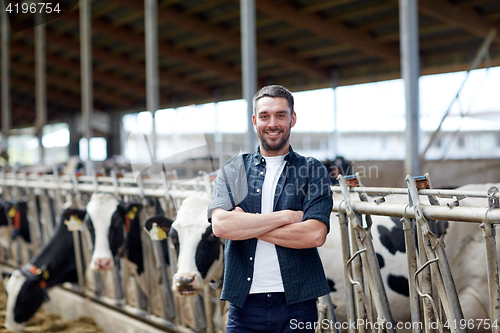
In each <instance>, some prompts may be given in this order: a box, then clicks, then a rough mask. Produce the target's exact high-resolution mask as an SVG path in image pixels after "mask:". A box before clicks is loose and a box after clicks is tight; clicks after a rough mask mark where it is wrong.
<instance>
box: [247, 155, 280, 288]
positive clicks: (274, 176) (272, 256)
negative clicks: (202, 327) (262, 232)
mask: <svg viewBox="0 0 500 333" xmlns="http://www.w3.org/2000/svg"><path fill="white" fill-rule="evenodd" d="M264 159H265V160H266V176H265V177H264V183H263V184H262V202H261V214H266V213H272V212H273V206H274V194H275V192H276V185H277V184H278V180H279V178H280V175H281V172H282V171H283V167H284V166H285V155H283V156H272V157H264ZM284 291H285V289H284V288H283V281H282V279H281V270H280V265H279V262H278V254H277V253H276V246H275V245H274V244H272V243H269V242H266V241H262V240H260V239H259V240H258V241H257V249H256V250H255V264H254V271H253V280H252V286H251V287H250V294H256V293H269V292H284Z"/></svg>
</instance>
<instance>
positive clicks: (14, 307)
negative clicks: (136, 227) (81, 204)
mask: <svg viewBox="0 0 500 333" xmlns="http://www.w3.org/2000/svg"><path fill="white" fill-rule="evenodd" d="M84 215H85V211H82V210H76V209H67V210H65V211H64V212H63V214H62V217H61V223H60V224H59V225H58V226H57V228H56V230H55V232H54V235H53V236H52V238H51V239H50V240H49V241H48V242H47V244H46V245H45V246H44V247H43V248H42V249H41V250H40V252H39V253H38V254H37V255H36V256H34V257H33V258H32V259H31V260H30V263H29V264H27V265H26V266H25V267H24V268H23V269H21V270H19V269H18V270H15V271H14V272H13V273H12V275H11V277H10V278H9V281H8V282H7V285H6V286H5V290H6V292H7V296H8V299H7V308H6V311H5V327H7V328H8V329H10V330H12V331H14V332H21V331H22V329H23V327H24V323H25V322H26V321H27V320H28V319H30V318H31V317H32V316H33V314H35V312H36V311H37V309H38V308H39V307H40V306H41V305H42V303H43V301H44V300H46V299H48V296H47V292H46V289H47V288H50V287H52V286H54V285H56V284H60V283H63V282H76V280H77V277H76V264H75V254H74V249H73V237H72V235H71V233H70V232H68V229H67V223H66V222H67V221H68V220H79V221H81V220H82V219H83V217H84Z"/></svg>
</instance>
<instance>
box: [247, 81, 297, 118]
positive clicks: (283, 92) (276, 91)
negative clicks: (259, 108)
mask: <svg viewBox="0 0 500 333" xmlns="http://www.w3.org/2000/svg"><path fill="white" fill-rule="evenodd" d="M262 97H273V98H276V97H281V98H286V100H287V101H288V105H289V106H290V111H291V112H290V113H293V112H294V110H293V96H292V93H291V92H290V91H289V90H288V89H286V88H285V87H283V86H280V85H277V84H273V85H270V86H265V87H262V88H261V89H260V90H259V91H257V93H256V94H255V96H254V97H253V105H254V112H255V111H256V109H255V105H256V104H257V101H258V100H259V99H261V98H262Z"/></svg>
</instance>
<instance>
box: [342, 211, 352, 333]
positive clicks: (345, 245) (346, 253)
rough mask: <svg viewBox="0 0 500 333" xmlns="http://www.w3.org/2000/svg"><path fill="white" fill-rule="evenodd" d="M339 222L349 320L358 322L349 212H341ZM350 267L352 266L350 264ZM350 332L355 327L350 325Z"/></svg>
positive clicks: (349, 332) (350, 332)
mask: <svg viewBox="0 0 500 333" xmlns="http://www.w3.org/2000/svg"><path fill="white" fill-rule="evenodd" d="M339 224H340V239H341V242H342V258H343V260H344V280H345V281H344V282H345V292H346V314H347V321H348V322H349V323H355V322H356V307H355V301H354V290H353V286H352V283H351V282H350V281H349V275H350V272H349V271H348V267H347V262H348V260H349V258H350V257H351V251H350V247H349V224H348V220H347V214H345V213H339ZM349 267H350V266H349ZM347 332H348V333H355V332H356V330H355V329H354V327H352V326H351V325H349V328H348V330H347Z"/></svg>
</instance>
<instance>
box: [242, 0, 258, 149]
mask: <svg viewBox="0 0 500 333" xmlns="http://www.w3.org/2000/svg"><path fill="white" fill-rule="evenodd" d="M240 20H241V69H242V80H243V81H242V88H243V99H245V100H246V101H247V119H248V129H247V136H248V146H247V150H248V151H249V152H252V151H254V150H255V148H256V147H255V142H256V140H255V134H254V131H253V124H252V114H253V96H254V95H255V93H256V92H257V43H256V30H255V0H240Z"/></svg>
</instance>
